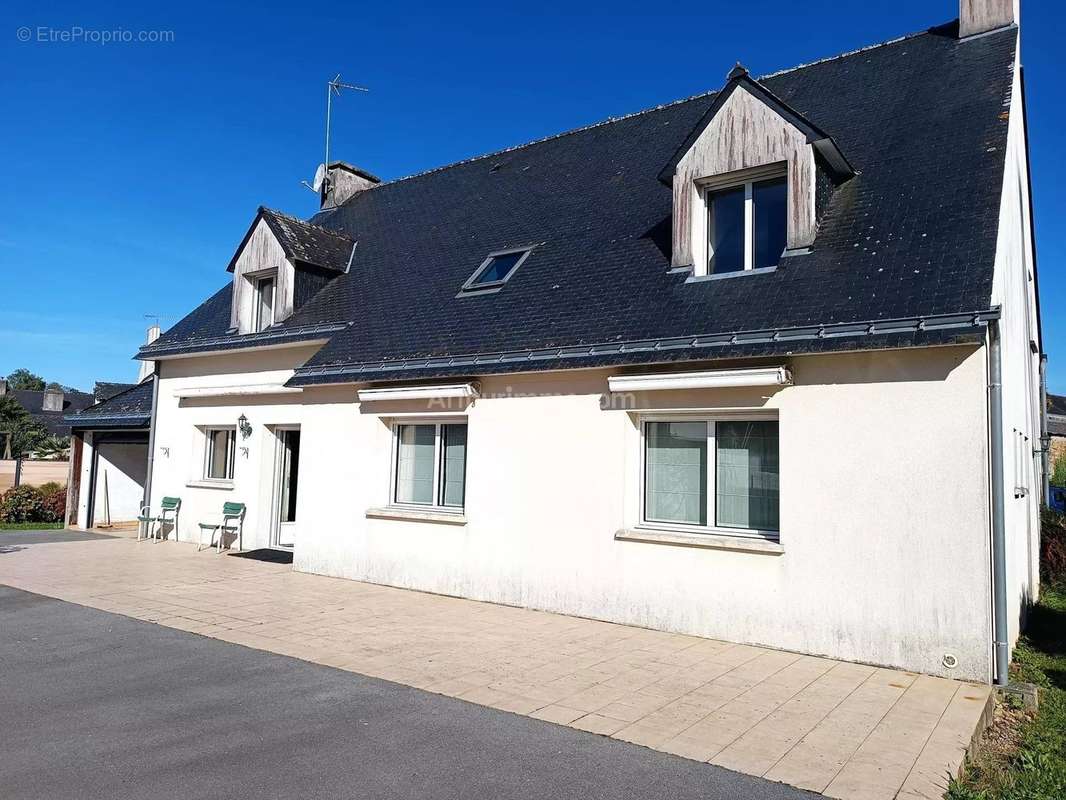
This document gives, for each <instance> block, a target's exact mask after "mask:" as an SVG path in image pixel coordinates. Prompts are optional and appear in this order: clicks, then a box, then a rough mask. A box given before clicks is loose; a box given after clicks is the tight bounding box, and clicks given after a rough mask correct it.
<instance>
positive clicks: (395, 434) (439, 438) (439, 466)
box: [388, 417, 470, 516]
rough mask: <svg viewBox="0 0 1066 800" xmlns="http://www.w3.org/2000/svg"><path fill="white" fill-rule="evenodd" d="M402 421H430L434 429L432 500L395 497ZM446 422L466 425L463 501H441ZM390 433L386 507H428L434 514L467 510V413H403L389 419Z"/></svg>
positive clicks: (419, 423)
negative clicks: (424, 415)
mask: <svg viewBox="0 0 1066 800" xmlns="http://www.w3.org/2000/svg"><path fill="white" fill-rule="evenodd" d="M405 425H432V426H433V428H434V430H433V502H432V503H415V502H402V501H400V500H397V499H396V493H397V491H398V490H399V480H398V478H399V469H400V428H402V427H403V426H405ZM445 425H464V426H466V429H467V446H466V451H465V452H464V454H463V503H462V505H458V506H455V505H444V480H443V478H444V458H445V450H444V426H445ZM389 435H390V436H391V438H392V442H391V458H390V464H389V502H388V507H389V508H397V509H405V510H417V511H431V512H433V513H437V514H454V515H456V516H463V515H464V514H465V513H466V477H467V474H468V473H469V471H470V470H469V469H468V466H469V453H470V438H469V437H470V424H469V422H468V421H467V418H466V417H448V418H439V417H438V418H419V417H403V418H397V419H394V420H393V421H392V423H391V424H390V426H389Z"/></svg>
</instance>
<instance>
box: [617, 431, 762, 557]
mask: <svg viewBox="0 0 1066 800" xmlns="http://www.w3.org/2000/svg"><path fill="white" fill-rule="evenodd" d="M654 422H703V423H706V425H707V486H706V491H707V516H706V519H707V524H706V525H700V524H698V523H688V522H669V521H658V520H649V519H648V516H647V500H648V494H647V488H648V487H647V455H648V449H647V430H648V423H654ZM718 422H776V423H778V448H779V449H778V453H779V463H778V477H779V480H780V475H781V473H782V470H781V468H780V419H779V418H778V416H777V414H768V413H758V412H755V413H752V412H746V413H743V414H729V413H714V412H709V413H706V414H704V413H701V414H668V415H664V414H642V415H640V416H639V418H638V437H637V438H638V447H639V457H638V459H637V461H638V466H639V473H638V476H637V483H636V486H637V509H638V510H637V524H636V526H635V527H636V528H637V529H644V530H656V531H673V532H678V533H693V534H700V535H705V536H726V537H731V538H744V539H760V540H765V541H770V542H779V541H780V539H781V528H782V520H781V515H780V503H781V487H780V484H779V485H778V495H777V496H778V524H777V529H776V530H770V529H764V528H739V527H730V526H724V525H718V515H717V512H718V509H717V502H718V495H717V492H718V448H717V428H716V425H715V423H718Z"/></svg>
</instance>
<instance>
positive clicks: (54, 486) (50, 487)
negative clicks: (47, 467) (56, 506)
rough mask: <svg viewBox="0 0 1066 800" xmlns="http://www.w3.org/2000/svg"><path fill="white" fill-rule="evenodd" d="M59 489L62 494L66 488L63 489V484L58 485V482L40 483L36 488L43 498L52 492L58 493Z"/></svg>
mask: <svg viewBox="0 0 1066 800" xmlns="http://www.w3.org/2000/svg"><path fill="white" fill-rule="evenodd" d="M60 489H62V490H63V491H64V492H65V491H66V487H64V486H63V484H61V483H59V482H58V481H48V483H42V484H41V485H40V486H38V487H37V490H38V491H39V492H40V493H41V494H43V495H45V496H48V495H50V494H52V493H53V492H58V491H59V490H60Z"/></svg>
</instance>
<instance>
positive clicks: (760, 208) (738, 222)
mask: <svg viewBox="0 0 1066 800" xmlns="http://www.w3.org/2000/svg"><path fill="white" fill-rule="evenodd" d="M704 197H705V202H706V207H707V273H708V274H711V275H719V274H724V273H728V272H740V271H742V270H751V269H768V268H770V267H776V266H777V262H778V260H779V259H780V258H781V253H783V252H784V250H785V242H786V238H787V228H788V218H787V197H788V190H787V184H786V178H785V176H784V175H781V176H780V177H776V178H770V179H768V180H759V181H746V182H744V183H741V184H738V185H734V186H730V187H725V188H720V189H715V188H713V186H712V187H708V188H707V189H706V190H705V194H704Z"/></svg>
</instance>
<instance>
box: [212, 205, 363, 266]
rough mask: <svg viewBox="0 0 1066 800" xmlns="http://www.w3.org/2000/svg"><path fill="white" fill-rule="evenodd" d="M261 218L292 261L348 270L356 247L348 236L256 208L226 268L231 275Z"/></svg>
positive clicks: (268, 210) (265, 209) (269, 210)
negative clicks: (252, 218)
mask: <svg viewBox="0 0 1066 800" xmlns="http://www.w3.org/2000/svg"><path fill="white" fill-rule="evenodd" d="M260 219H262V220H264V221H265V222H266V224H267V226H268V227H269V228H270V230H271V232H272V233H273V234H274V235H275V236H276V237H277V239H278V243H279V244H280V245H281V249H282V250H284V251H285V255H286V256H288V257H289V258H291V259H293V260H294V261H299V262H302V263H304V264H312V265H314V266H316V267H322V268H323V269H328V270H331V271H333V272H344V271H345V270H346V269H347V268H348V259H349V258H351V255H352V246H353V245H354V244H355V243H354V241H353V240H352V239H351V238H350V237H349V236H347V235H345V234H343V233H339V232H336V231H329V230H326V229H325V228H322V227H320V226H318V225H313V224H311V223H310V222H304V221H303V220H302V219H297V218H296V217H290V216H289V215H288V214H282V213H281V212H280V211H274V210H273V209H271V208H266V207H265V206H259V211H258V212H257V213H256V216H255V219H254V220H253V221H252V225H251V227H250V228H249V229H248V233H246V234H245V236H244V240H243V241H242V242H241V244H240V246H238V248H237V252H236V253H235V254H234V256H233V259H232V260H231V261H230V263H229V266H228V267H227V269H228V270H229V271H230V272H232V271H233V265H234V264H235V263H236V261H237V256H239V255H240V252H241V249H242V248H243V247H244V243H245V242H246V241H248V238H249V237H250V236H251V235H252V231H253V230H255V226H256V223H258V222H259V220H260Z"/></svg>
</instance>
